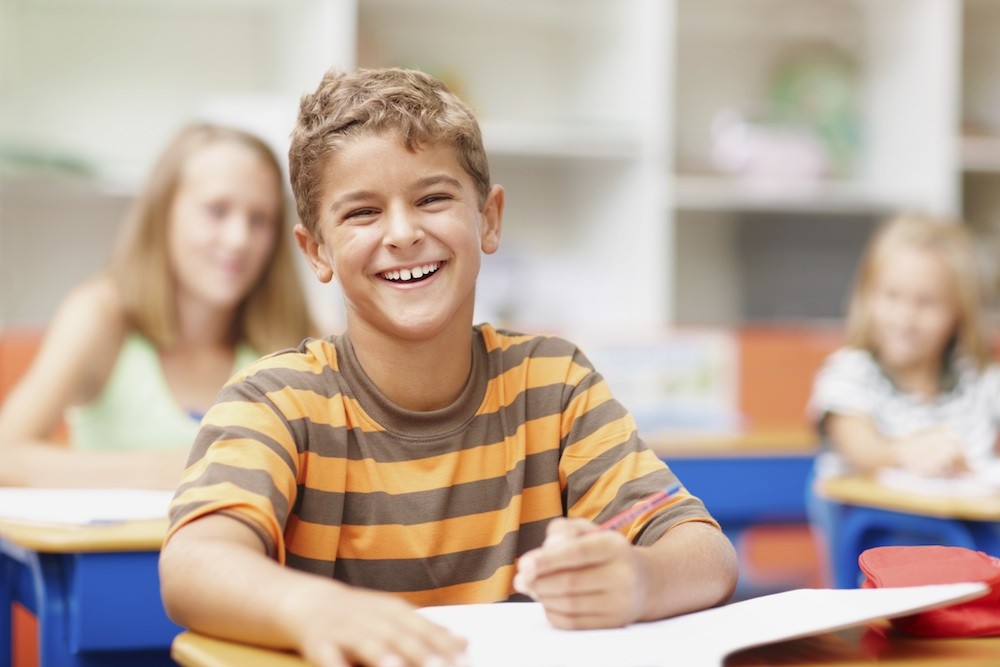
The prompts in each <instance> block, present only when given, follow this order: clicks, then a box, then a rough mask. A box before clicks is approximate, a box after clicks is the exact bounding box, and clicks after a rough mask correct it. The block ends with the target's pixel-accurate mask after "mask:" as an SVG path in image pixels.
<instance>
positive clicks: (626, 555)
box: [514, 519, 646, 629]
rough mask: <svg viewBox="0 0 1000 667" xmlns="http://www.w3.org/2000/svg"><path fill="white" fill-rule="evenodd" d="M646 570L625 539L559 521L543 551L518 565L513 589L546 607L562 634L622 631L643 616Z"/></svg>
mask: <svg viewBox="0 0 1000 667" xmlns="http://www.w3.org/2000/svg"><path fill="white" fill-rule="evenodd" d="M644 568H645V565H644V562H643V559H642V557H641V555H640V553H639V549H637V548H636V547H634V546H633V545H632V544H631V543H629V541H628V540H627V539H626V538H625V536H624V535H622V534H621V533H619V532H617V531H613V530H608V531H598V530H597V528H596V526H595V525H594V524H593V523H591V522H589V521H585V520H582V519H554V520H553V521H552V522H551V523H550V524H549V526H548V530H547V532H546V536H545V542H544V543H543V544H542V546H541V547H540V548H538V549H533V550H532V551H529V552H528V553H526V554H524V555H523V556H522V557H521V559H520V560H519V561H518V564H517V570H518V571H517V575H516V576H515V577H514V587H515V589H517V591H518V592H520V593H524V594H525V595H529V596H530V597H532V598H534V599H535V600H537V601H538V602H541V603H542V605H543V606H544V607H545V613H546V616H548V619H549V621H550V622H551V623H552V624H553V625H554V626H556V627H558V628H566V629H583V628H613V627H621V626H624V625H628V624H629V623H632V622H634V621H636V620H638V619H639V618H640V617H641V616H642V612H643V609H644V608H645V603H646V599H645V598H646V589H645V586H644V585H643V582H644V580H645V575H644Z"/></svg>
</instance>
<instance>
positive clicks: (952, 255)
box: [847, 213, 990, 366]
mask: <svg viewBox="0 0 1000 667" xmlns="http://www.w3.org/2000/svg"><path fill="white" fill-rule="evenodd" d="M902 247H910V248H921V249H925V250H931V251H933V252H935V253H936V254H937V255H938V257H940V258H941V261H942V262H944V264H945V266H946V267H947V268H948V271H949V272H950V273H951V275H952V277H953V279H954V283H953V284H954V289H955V294H954V297H955V305H956V307H957V309H958V323H957V324H956V326H955V334H954V339H953V340H952V341H951V344H950V345H949V346H948V349H949V350H951V349H955V350H957V351H958V352H959V353H960V354H962V355H964V356H966V357H968V358H969V359H971V360H972V361H973V362H974V363H976V364H978V365H980V366H982V365H983V364H985V363H987V362H988V361H989V359H990V349H989V346H988V344H987V340H986V336H985V333H984V331H983V329H982V326H983V325H982V315H981V310H982V307H983V305H984V303H983V285H982V278H981V276H980V274H979V266H978V264H977V258H976V254H975V247H974V245H973V240H972V235H971V233H970V232H969V230H968V228H967V227H966V225H965V224H964V223H963V222H962V221H960V220H948V219H938V218H933V217H930V216H927V215H921V214H915V213H902V214H899V215H897V216H894V217H892V218H889V219H887V220H885V221H883V222H882V224H881V225H879V227H878V228H877V229H876V231H875V233H874V234H873V235H872V238H871V240H870V241H869V242H868V245H867V247H866V248H865V252H864V254H863V255H862V259H861V263H860V265H859V266H858V271H857V275H856V277H855V281H854V287H853V289H852V291H851V301H850V306H849V308H848V314H847V340H848V343H849V344H851V345H853V346H855V347H859V348H862V349H865V350H868V351H870V352H875V344H874V340H873V337H872V331H871V329H872V327H871V308H872V306H871V296H872V295H871V292H872V286H873V284H874V282H875V275H876V272H877V271H878V267H879V264H880V263H881V262H883V261H885V256H886V255H887V254H888V253H890V252H892V251H893V250H894V249H897V248H902Z"/></svg>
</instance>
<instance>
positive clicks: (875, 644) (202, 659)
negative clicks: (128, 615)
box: [171, 624, 1000, 667]
mask: <svg viewBox="0 0 1000 667" xmlns="http://www.w3.org/2000/svg"><path fill="white" fill-rule="evenodd" d="M171 656H172V657H173V658H174V660H176V661H177V662H178V663H179V664H180V665H182V666H183V667H227V666H230V667H231V666H234V665H239V666H240V667H257V666H260V667H264V666H267V667H306V663H305V661H303V660H302V659H301V658H299V657H298V656H296V655H294V654H291V653H286V652H281V651H272V650H267V649H261V648H255V647H251V646H246V645H243V644H235V643H232V642H226V641H221V640H218V639H213V638H211V637H206V636H204V635H198V634H195V633H192V632H184V633H182V634H180V635H178V636H177V638H176V639H174V643H173V647H172V650H171ZM876 661H877V662H878V663H879V664H886V665H895V666H896V667H911V666H920V667H931V666H932V665H935V666H939V665H942V664H947V665H949V666H952V667H987V666H990V667H995V666H996V665H997V664H998V661H1000V637H990V638H981V639H936V640H928V639H913V638H908V637H905V636H902V635H899V634H896V633H893V632H891V631H886V626H885V624H880V625H877V626H874V627H873V628H872V629H868V628H863V627H861V628H852V629H850V630H845V631H842V632H837V633H826V634H821V635H816V636H814V637H806V638H802V639H794V640H791V641H785V642H778V643H775V644H769V645H767V646H759V647H756V648H751V649H745V650H743V651H739V652H737V653H734V654H732V655H731V656H729V657H728V658H727V659H726V661H725V667H757V666H761V665H782V666H786V667H812V666H815V665H824V666H827V667H860V666H861V665H870V664H872V663H873V662H876Z"/></svg>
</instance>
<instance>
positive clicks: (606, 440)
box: [559, 418, 633, 475]
mask: <svg viewBox="0 0 1000 667" xmlns="http://www.w3.org/2000/svg"><path fill="white" fill-rule="evenodd" d="M632 430H633V429H632V428H631V424H629V423H628V422H627V420H625V419H624V418H623V419H616V420H615V421H613V422H608V423H607V424H604V425H603V426H601V427H600V428H599V429H597V430H596V431H594V432H593V433H591V434H589V435H588V436H586V437H585V438H582V439H580V440H577V441H576V442H574V443H572V444H570V445H567V446H566V449H564V450H563V455H562V460H561V461H560V463H559V468H560V472H561V473H562V474H566V475H568V474H572V473H574V472H576V471H577V470H579V469H580V468H582V467H583V466H585V465H587V464H588V463H590V462H591V461H592V460H593V457H594V452H604V451H607V449H608V448H609V446H614V445H618V444H621V443H624V442H627V441H628V439H629V436H631V434H632Z"/></svg>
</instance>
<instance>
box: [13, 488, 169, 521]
mask: <svg viewBox="0 0 1000 667" xmlns="http://www.w3.org/2000/svg"><path fill="white" fill-rule="evenodd" d="M173 495H174V494H173V491H152V490H146V489H20V488H17V489H12V488H0V519H6V520H14V521H31V522H37V523H62V524H73V525H87V524H94V523H117V522H121V521H139V520H143V519H163V518H166V516H167V508H168V507H169V506H170V500H171V498H173Z"/></svg>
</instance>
